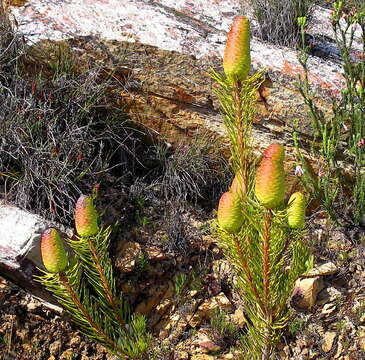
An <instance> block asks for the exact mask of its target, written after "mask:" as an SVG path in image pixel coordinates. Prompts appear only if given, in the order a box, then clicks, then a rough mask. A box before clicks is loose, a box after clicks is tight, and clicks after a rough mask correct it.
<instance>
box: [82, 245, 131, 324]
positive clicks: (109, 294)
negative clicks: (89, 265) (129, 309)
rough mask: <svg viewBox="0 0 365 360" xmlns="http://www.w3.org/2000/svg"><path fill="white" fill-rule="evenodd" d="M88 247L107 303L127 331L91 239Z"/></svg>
mask: <svg viewBox="0 0 365 360" xmlns="http://www.w3.org/2000/svg"><path fill="white" fill-rule="evenodd" d="M88 245H89V249H90V251H91V255H92V257H93V259H94V263H95V267H96V270H97V272H98V274H99V276H100V280H101V284H102V286H103V289H104V290H105V294H106V298H107V301H108V302H109V304H110V305H111V307H112V308H113V310H114V313H115V315H116V317H117V319H118V321H119V323H120V324H121V325H122V326H123V328H124V329H125V321H124V320H123V319H122V317H121V316H120V312H119V307H118V304H117V301H116V300H115V297H114V294H113V292H112V290H111V288H110V286H109V283H108V281H107V279H106V276H105V272H104V270H103V268H102V266H101V261H100V258H99V256H98V253H97V251H96V249H95V246H94V243H93V242H92V239H91V238H89V239H88Z"/></svg>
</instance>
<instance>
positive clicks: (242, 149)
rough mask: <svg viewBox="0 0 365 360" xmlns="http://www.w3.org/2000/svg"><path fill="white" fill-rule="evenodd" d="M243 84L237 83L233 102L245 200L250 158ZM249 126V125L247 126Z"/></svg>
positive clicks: (237, 152)
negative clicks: (244, 112) (243, 101)
mask: <svg viewBox="0 0 365 360" xmlns="http://www.w3.org/2000/svg"><path fill="white" fill-rule="evenodd" d="M241 90H242V83H241V81H236V82H235V83H234V87H233V100H234V104H235V117H236V127H237V149H236V154H239V161H238V165H239V171H240V173H241V176H242V184H241V185H242V186H241V189H242V194H241V195H242V198H245V196H246V194H247V181H248V165H249V164H248V160H249V159H248V158H247V139H246V136H245V135H246V133H247V129H245V124H244V122H243V119H242V115H243V114H242V97H241ZM246 126H247V124H246Z"/></svg>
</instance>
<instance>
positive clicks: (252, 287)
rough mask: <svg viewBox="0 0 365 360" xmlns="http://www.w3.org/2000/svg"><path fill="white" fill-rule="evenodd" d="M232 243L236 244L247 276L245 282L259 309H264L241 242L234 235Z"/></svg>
mask: <svg viewBox="0 0 365 360" xmlns="http://www.w3.org/2000/svg"><path fill="white" fill-rule="evenodd" d="M234 243H235V245H236V248H237V253H238V256H239V259H240V262H241V264H242V268H243V271H244V273H245V276H246V278H247V282H248V284H249V286H250V288H251V291H252V293H253V294H254V296H255V298H256V300H257V302H258V304H259V306H260V308H261V310H264V309H263V305H262V299H261V297H260V294H259V292H258V290H257V288H256V286H255V284H254V282H253V277H252V274H251V270H250V268H249V266H248V264H247V260H246V258H247V256H245V255H244V254H243V251H242V247H241V244H240V242H239V239H238V237H235V238H234Z"/></svg>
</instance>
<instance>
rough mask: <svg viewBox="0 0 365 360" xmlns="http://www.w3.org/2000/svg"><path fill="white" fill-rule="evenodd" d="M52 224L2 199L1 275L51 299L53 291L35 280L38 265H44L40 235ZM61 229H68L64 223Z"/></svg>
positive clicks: (0, 223)
mask: <svg viewBox="0 0 365 360" xmlns="http://www.w3.org/2000/svg"><path fill="white" fill-rule="evenodd" d="M51 226H55V224H52V223H51V222H49V221H46V220H44V219H42V218H40V217H39V216H36V215H34V214H31V213H28V212H26V211H23V210H21V209H19V208H17V207H15V206H9V205H6V204H3V203H2V202H1V201H0V274H1V275H2V276H5V277H7V278H8V279H10V280H12V281H14V282H15V283H16V284H18V285H20V286H21V287H23V288H25V289H27V290H28V291H30V292H32V293H33V294H34V295H37V296H39V297H42V298H43V299H46V300H49V301H52V299H51V298H50V295H49V293H47V292H46V291H45V290H44V289H43V287H42V286H41V285H40V284H39V283H37V282H36V281H35V280H34V275H35V274H39V271H37V267H39V268H43V265H42V260H41V255H40V250H39V240H40V235H41V234H42V232H43V231H44V230H46V229H47V228H49V227H51ZM58 227H60V226H59V225H58ZM61 229H63V230H64V231H65V229H64V228H63V227H62V226H61ZM69 235H71V233H69ZM53 301H54V300H53Z"/></svg>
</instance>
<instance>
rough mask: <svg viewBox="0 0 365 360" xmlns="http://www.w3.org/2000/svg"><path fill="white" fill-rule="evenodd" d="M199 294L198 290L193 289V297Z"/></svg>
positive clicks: (191, 292)
mask: <svg viewBox="0 0 365 360" xmlns="http://www.w3.org/2000/svg"><path fill="white" fill-rule="evenodd" d="M197 294H198V290H191V291H190V296H191V297H192V298H193V297H195V296H196V295H197Z"/></svg>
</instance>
